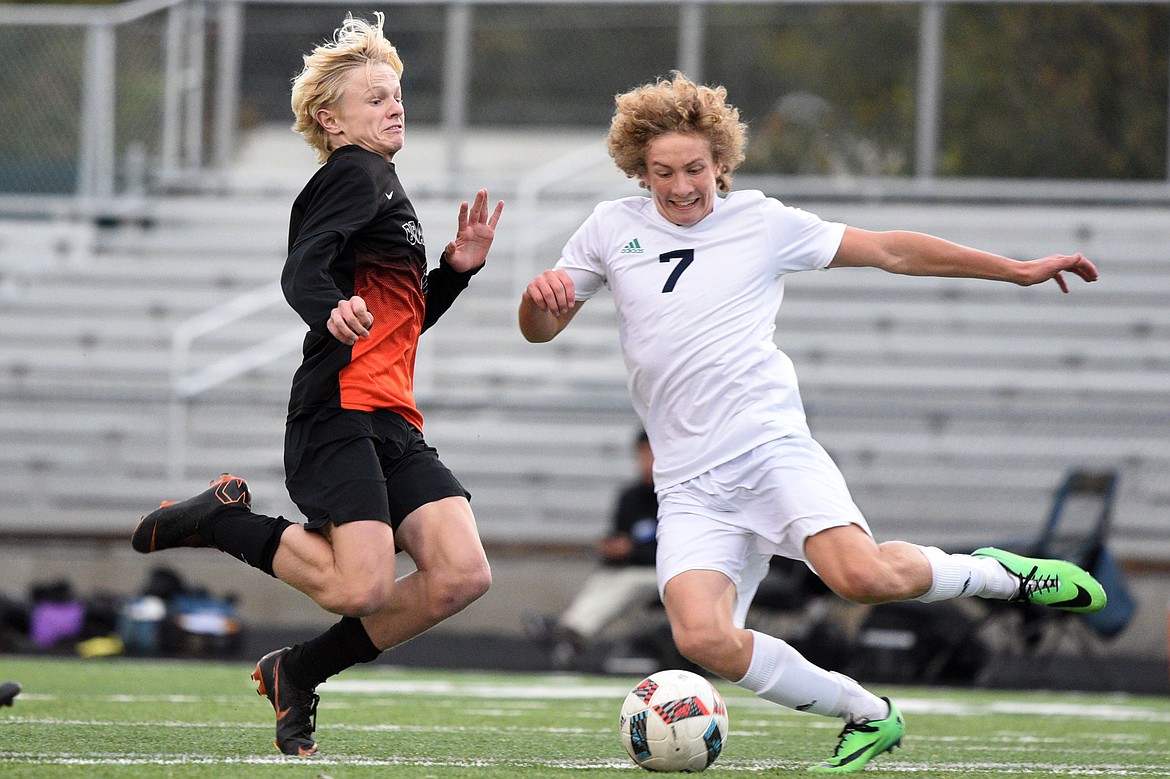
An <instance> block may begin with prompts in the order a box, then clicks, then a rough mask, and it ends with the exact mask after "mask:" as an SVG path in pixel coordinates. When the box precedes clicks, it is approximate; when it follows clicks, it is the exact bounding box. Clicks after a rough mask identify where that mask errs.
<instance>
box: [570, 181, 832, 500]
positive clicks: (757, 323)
mask: <svg viewBox="0 0 1170 779" xmlns="http://www.w3.org/2000/svg"><path fill="white" fill-rule="evenodd" d="M844 232H845V225H843V224H839V223H834V222H825V221H822V220H821V219H820V218H818V217H816V216H815V215H813V214H810V213H807V212H805V211H801V210H799V209H796V208H790V207H787V206H785V205H783V204H782V203H780V202H779V201H777V200H775V199H772V198H768V197H765V196H764V195H763V193H761V192H758V191H742V192H734V193H732V194H730V195H728V196H727V197H726V198H723V199H720V198H716V200H715V204H714V210H713V211H712V213H710V214H709V215H707V216H706V217H705V218H703V219H702V220H701V221H699V222H698V223H697V224H694V225H690V226H688V227H680V226H678V225H675V224H671V223H670V222H668V221H667V220H666V219H664V218H663V217H662V216H661V215H660V214H659V213H658V211H657V209H656V208H655V206H654V203H653V201H652V200H651V199H650V198H647V197H629V198H624V199H621V200H614V201H608V202H604V203H601V204H600V205H598V206H597V208H596V209H594V211H593V213H592V215H590V217H589V218H588V219H586V220H585V222H584V224H582V225H581V227H580V228H578V230H577V232H576V233H575V234H574V235H573V237H572V238H570V239H569V242H568V243H567V244H566V245H565V248H564V251H563V253H562V255H561V259H560V260H559V261H558V262H557V266H556V267H558V268H562V269H564V270H565V271H567V272H568V274H569V275H570V276H571V277H572V279H573V283H574V285H575V286H576V298H577V300H588V299H589V298H591V297H592V296H593V295H595V294H596V293H597V292H598V291H599V290H600V289H601V287H602V286H608V287H609V288H610V290H611V291H612V293H613V295H614V300H615V303H616V308H617V314H618V320H619V328H620V335H621V345H622V352H623V354H624V357H625V362H626V369H627V371H628V374H629V389H630V396H631V400H632V402H633V405H634V410H635V411H636V412H637V414H638V416H639V417H640V418H641V420H642V424H643V425H644V426H645V429H646V433H647V435H648V437H649V439H650V446H651V448H652V449H653V451H654V483H655V488H656V489H658V490H662V489H664V488H666V487H669V486H671V485H674V484H678V483H680V482H683V481H686V480H688V479H691V478H694V477H695V476H698V475H699V474H701V473H704V472H706V471H708V470H710V469H711V468H713V467H715V466H717V465H720V464H722V463H725V462H728V461H730V460H732V459H734V458H736V457H738V456H739V455H741V454H743V453H744V452H747V451H749V450H750V449H753V448H754V447H756V446H759V445H760V444H762V443H764V442H765V441H770V440H774V439H777V438H781V437H783V436H786V435H789V434H791V433H794V432H803V433H804V434H806V435H807V434H808V423H807V422H806V421H805V416H804V406H803V404H802V403H801V400H800V392H799V390H798V389H797V384H796V372H795V371H794V369H793V367H792V361H791V360H790V359H789V358H788V356H787V355H786V354H784V353H783V352H781V351H780V350H779V349H778V348H777V347H776V344H775V343H774V342H773V340H772V337H773V334H774V331H775V329H776V324H775V323H776V314H777V312H778V311H779V308H780V301H781V299H782V298H783V295H784V274H786V273H792V272H795V271H803V270H814V269H821V268H824V267H825V266H827V265H828V264H829V263H830V262H831V261H832V259H833V257H834V255H835V254H836V253H837V248H838V247H839V246H840V243H841V237H842V235H844Z"/></svg>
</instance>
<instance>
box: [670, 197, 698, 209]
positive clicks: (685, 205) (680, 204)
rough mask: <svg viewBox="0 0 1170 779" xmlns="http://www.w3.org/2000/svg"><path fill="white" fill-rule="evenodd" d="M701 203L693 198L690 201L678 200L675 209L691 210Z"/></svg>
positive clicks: (675, 202)
mask: <svg viewBox="0 0 1170 779" xmlns="http://www.w3.org/2000/svg"><path fill="white" fill-rule="evenodd" d="M698 202H699V199H698V198H697V197H696V198H691V199H690V200H676V201H674V205H675V208H690V207H691V206H693V205H695V204H696V203H698Z"/></svg>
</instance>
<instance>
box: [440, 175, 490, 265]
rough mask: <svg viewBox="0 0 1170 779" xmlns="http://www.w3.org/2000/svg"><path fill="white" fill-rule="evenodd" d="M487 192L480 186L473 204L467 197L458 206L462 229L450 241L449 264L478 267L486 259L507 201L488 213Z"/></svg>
mask: <svg viewBox="0 0 1170 779" xmlns="http://www.w3.org/2000/svg"><path fill="white" fill-rule="evenodd" d="M487 199H488V193H487V190H486V189H481V190H480V191H479V192H476V193H475V199H474V200H473V201H472V203H471V205H470V206H468V205H467V201H466V200H464V201H463V203H462V204H460V206H459V229H458V231H457V232H456V233H455V240H453V241H451V242H450V243H448V244H447V248H446V251H445V252H444V253H445V254H446V255H447V264H448V265H450V266H451V267H452V268H454V269H455V270H457V271H459V272H460V273H466V272H467V271H470V270H475V269H476V268H479V267H481V266H482V265H483V264H484V263H485V262H487V255H488V249H490V248H491V247H492V241H493V240H495V237H496V224H497V223H498V222H499V221H500V214H502V213H503V212H504V201H503V200H500V201H499V202H497V203H496V207H495V208H494V209H493V210H492V211H491V213H490V215H489V213H488V207H487Z"/></svg>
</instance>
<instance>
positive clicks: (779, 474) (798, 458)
mask: <svg viewBox="0 0 1170 779" xmlns="http://www.w3.org/2000/svg"><path fill="white" fill-rule="evenodd" d="M843 525H857V526H858V527H860V528H861V529H862V530H864V531H865V532H866V533H869V534H870V535H873V534H872V533H871V532H870V529H869V525H868V524H867V523H866V521H865V517H863V516H862V514H861V510H860V509H858V508H857V505H856V504H855V503H854V502H853V498H852V497H851V496H850V495H849V488H848V487H847V486H846V485H845V478H844V477H843V476H842V475H841V471H840V470H839V469H838V468H837V464H836V463H834V462H833V460H832V458H830V457H829V454H828V452H826V451H825V450H824V448H823V447H821V445H820V444H818V443H817V442H816V441H814V440H813V439H812V438H810V437H808V436H805V435H791V436H786V437H784V438H780V439H776V440H774V441H769V442H767V443H764V444H761V445H760V446H757V447H756V448H755V449H752V450H751V451H749V452H746V453H745V454H742V455H740V456H739V457H737V458H735V459H734V460H730V461H729V462H726V463H723V464H722V465H718V466H716V467H715V468H712V469H711V470H710V471H707V472H706V473H703V474H700V475H699V476H696V477H695V478H693V479H690V480H688V481H685V482H683V483H681V484H676V485H674V486H672V487H667V488H666V489H665V490H663V491H662V492H660V493H659V494H658V558H657V571H658V592H659V594H660V595H661V593H662V590H663V588H665V587H666V583H667V582H668V581H670V580H671V579H672V578H674V577H675V576H677V575H678V574H680V573H683V572H684V571H694V570H710V571H719V572H721V573H723V574H725V575H726V576H727V577H728V578H729V579H731V581H732V582H734V583H735V585H736V589H737V591H738V594H739V597H738V600H739V603H737V606H736V618H737V619H736V621H737V623H738V624H741V625H742V617H743V616H745V615H746V613H747V607H748V606H749V605H750V603H751V599H752V597H754V596H755V592H756V588H757V587H758V586H759V583H760V581H761V580H762V579H763V578H764V575H765V574H766V573H767V572H768V562H769V561H770V560H771V559H772V556H773V555H781V556H783V557H789V558H792V559H794V560H800V561H802V562H804V563H805V565H808V560H806V559H805V556H804V542H805V539H807V538H808V537H809V536H812V535H815V534H817V533H819V532H821V531H822V530H827V529H828V528H831V527H841V526H843ZM810 567H811V566H810ZM741 612H742V613H741Z"/></svg>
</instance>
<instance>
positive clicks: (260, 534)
mask: <svg viewBox="0 0 1170 779" xmlns="http://www.w3.org/2000/svg"><path fill="white" fill-rule="evenodd" d="M292 524H293V523H292V522H289V521H288V520H287V519H285V518H284V517H269V516H265V515H264V514H254V513H252V511H251V509H246V508H244V507H242V506H228V507H227V508H225V509H224V510H222V511H220V512H219V513H218V514H216V515H215V516H214V517H213V518H212V525H211V532H210V533H209V535H210V537H211V543H213V544H215V546H216V548H217V549H220V550H222V551H224V552H227V553H228V554H230V555H231V556H232V557H238V558H239V559H241V560H243V561H244V562H245V563H247V564H248V565H250V566H252V567H253V568H258V569H260V570H261V571H264V573H266V574H268V575H269V576H272V577H275V576H276V574H274V573H273V572H272V558H274V557H276V550H277V549H278V548H279V547H280V537H281V535H283V534H284V531H285V530H287V529H288V528H290V527H292Z"/></svg>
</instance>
